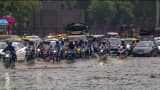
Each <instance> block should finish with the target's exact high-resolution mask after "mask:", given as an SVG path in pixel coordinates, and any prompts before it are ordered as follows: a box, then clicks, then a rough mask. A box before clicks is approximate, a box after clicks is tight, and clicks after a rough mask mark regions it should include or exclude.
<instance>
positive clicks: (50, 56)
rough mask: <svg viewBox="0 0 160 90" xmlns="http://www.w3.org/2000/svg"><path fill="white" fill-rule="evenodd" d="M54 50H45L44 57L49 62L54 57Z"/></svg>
mask: <svg viewBox="0 0 160 90" xmlns="http://www.w3.org/2000/svg"><path fill="white" fill-rule="evenodd" d="M52 56H53V54H52V51H51V50H46V51H44V52H43V59H44V60H45V61H47V62H49V61H50V60H51V59H52Z"/></svg>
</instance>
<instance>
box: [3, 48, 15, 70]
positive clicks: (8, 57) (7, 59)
mask: <svg viewBox="0 0 160 90" xmlns="http://www.w3.org/2000/svg"><path fill="white" fill-rule="evenodd" d="M3 63H4V67H5V68H12V69H13V68H15V60H14V58H13V56H12V54H11V52H10V51H6V52H5V53H4V55H3Z"/></svg>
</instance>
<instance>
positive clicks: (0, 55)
mask: <svg viewBox="0 0 160 90" xmlns="http://www.w3.org/2000/svg"><path fill="white" fill-rule="evenodd" d="M6 47H7V44H6V42H3V41H1V42H0V58H1V59H2V54H3V52H2V51H3V50H4V49H5V48H6Z"/></svg>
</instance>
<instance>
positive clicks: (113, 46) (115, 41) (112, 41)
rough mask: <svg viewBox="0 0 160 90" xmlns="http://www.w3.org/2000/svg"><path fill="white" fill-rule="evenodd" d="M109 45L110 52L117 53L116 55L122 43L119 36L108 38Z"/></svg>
mask: <svg viewBox="0 0 160 90" xmlns="http://www.w3.org/2000/svg"><path fill="white" fill-rule="evenodd" d="M108 42H109V47H110V54H117V55H118V48H119V46H120V45H121V44H122V41H121V39H120V38H108Z"/></svg>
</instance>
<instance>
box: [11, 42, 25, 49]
mask: <svg viewBox="0 0 160 90" xmlns="http://www.w3.org/2000/svg"><path fill="white" fill-rule="evenodd" d="M12 45H13V46H14V47H15V50H19V49H21V48H23V44H22V43H20V42H12Z"/></svg>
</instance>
